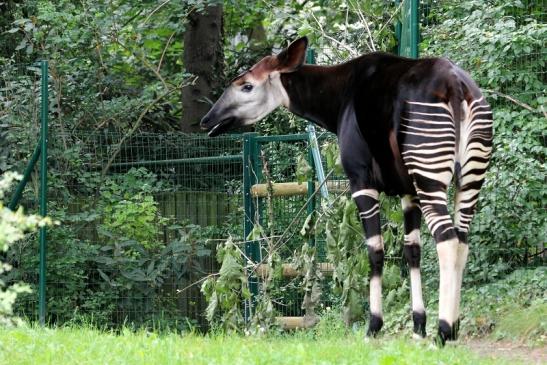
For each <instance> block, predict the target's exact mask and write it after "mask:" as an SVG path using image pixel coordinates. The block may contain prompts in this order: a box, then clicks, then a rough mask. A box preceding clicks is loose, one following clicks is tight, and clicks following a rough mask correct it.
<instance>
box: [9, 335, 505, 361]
mask: <svg viewBox="0 0 547 365" xmlns="http://www.w3.org/2000/svg"><path fill="white" fill-rule="evenodd" d="M501 363H502V362H501ZM507 363H509V362H507ZM514 363H515V362H514V361H511V364H514ZM0 364H6V365H8V364H9V365H12V364H13V365H15V364H41V365H45V364H56V365H57V364H93V365H96V364H132V365H133V364H275V365H279V364H381V365H388V364H413V365H414V364H447V365H448V364H500V361H499V360H489V359H484V358H479V357H478V356H477V355H475V354H473V353H472V352H471V351H469V350H468V349H467V348H466V347H465V346H464V345H451V346H447V347H446V348H444V349H438V348H436V347H435V346H433V345H432V342H431V340H425V341H419V342H415V341H412V340H410V339H409V340H406V339H405V340H403V339H387V338H381V339H375V340H371V341H369V342H366V343H365V341H363V338H362V334H346V335H343V336H325V337H319V338H316V339H314V338H312V336H311V335H309V334H306V333H302V334H298V333H297V334H294V335H285V336H273V337H267V338H254V337H249V338H245V337H240V336H236V335H234V336H213V337H207V336H206V337H203V336H198V335H187V336H180V335H176V334H166V335H158V334H155V333H147V332H138V333H134V332H131V331H129V330H127V331H124V332H123V333H122V334H119V335H116V334H113V333H109V332H101V331H98V330H92V329H85V328H84V329H82V328H60V329H41V328H32V327H31V328H19V329H0Z"/></svg>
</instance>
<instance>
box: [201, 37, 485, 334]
mask: <svg viewBox="0 0 547 365" xmlns="http://www.w3.org/2000/svg"><path fill="white" fill-rule="evenodd" d="M307 45H308V40H307V38H305V37H304V38H300V39H298V40H296V41H294V42H293V43H291V44H290V45H289V46H288V47H287V48H286V49H284V50H283V51H281V52H280V53H279V54H277V55H275V56H267V57H265V58H263V59H262V60H260V61H259V62H258V63H257V64H255V65H254V66H253V67H251V68H250V69H249V70H248V71H246V72H244V73H242V74H241V75H239V76H238V77H236V78H235V79H234V80H233V81H232V82H231V84H230V86H228V88H227V89H226V90H225V91H224V93H223V94H222V96H221V97H220V98H219V99H218V101H217V102H216V103H215V104H214V105H213V107H212V108H211V110H210V111H209V112H208V113H207V115H205V116H204V117H203V119H202V120H201V127H202V128H203V129H205V130H208V131H209V136H216V135H219V134H221V133H223V132H225V131H227V130H229V129H231V128H234V127H236V126H244V125H251V124H254V123H256V122H258V121H259V120H260V119H262V118H264V117H265V116H266V115H267V114H269V113H270V112H272V111H273V110H274V109H276V108H277V107H278V106H281V105H282V106H284V107H285V108H287V109H288V110H290V111H291V112H293V113H294V114H296V115H298V116H301V117H303V118H306V119H309V120H312V121H313V122H315V123H316V124H318V125H319V126H321V127H323V128H325V129H327V130H328V131H331V132H333V133H336V135H337V136H338V143H339V145H340V154H341V160H342V166H343V168H344V170H345V172H346V174H347V176H348V179H349V184H350V189H351V193H352V197H353V199H354V200H355V203H356V204H357V207H358V210H359V217H360V219H361V221H362V224H363V228H364V231H365V237H366V244H367V247H368V256H369V260H370V267H371V278H370V321H369V327H368V332H367V333H368V335H372V336H374V335H376V334H377V333H378V331H379V330H380V329H381V327H382V324H383V319H382V269H383V265H384V243H383V239H382V235H381V229H380V214H379V213H380V209H379V205H378V194H379V193H380V192H382V191H383V192H384V193H386V194H387V195H398V196H401V197H402V198H401V203H402V208H403V211H404V231H405V236H404V249H403V251H404V256H405V258H406V261H407V262H408V265H409V267H410V283H411V301H412V317H413V322H414V336H417V337H425V335H426V331H425V325H426V314H425V307H424V303H423V299H422V284H421V277H420V256H421V241H420V223H421V218H422V214H423V216H424V217H425V221H426V223H427V226H428V228H429V230H430V232H431V234H432V235H433V237H434V239H435V242H436V248H437V254H438V259H439V268H440V284H439V327H438V335H439V339H440V341H441V343H442V344H444V343H445V342H446V341H447V340H455V339H456V337H457V332H458V327H459V307H460V289H461V284H462V275H463V270H464V266H465V263H466V261H467V255H468V251H469V249H468V245H467V234H468V229H469V224H470V222H471V218H472V217H473V213H474V209H475V206H476V203H477V199H478V194H479V190H480V188H481V185H482V183H483V181H484V176H485V172H486V168H487V166H488V163H489V160H490V155H491V149H492V112H491V110H490V107H489V105H488V104H487V103H486V101H485V99H484V97H483V96H482V94H481V92H480V90H479V88H478V87H477V85H476V84H475V82H474V81H473V80H472V79H471V78H470V77H469V75H468V74H467V73H466V72H465V71H463V70H462V69H460V68H459V67H458V66H456V65H454V64H453V63H452V62H450V61H449V60H447V59H444V58H426V59H418V60H415V59H407V58H402V57H397V56H394V55H390V54H386V53H378V52H375V53H369V54H365V55H362V56H360V57H358V58H355V59H352V60H350V61H348V62H345V63H342V64H338V65H334V66H316V65H305V64H303V63H304V58H305V54H306V48H307ZM453 178H454V180H455V207H454V212H455V214H454V221H452V219H451V217H450V215H449V212H448V208H447V188H448V186H449V184H450V182H451V180H452V179H453Z"/></svg>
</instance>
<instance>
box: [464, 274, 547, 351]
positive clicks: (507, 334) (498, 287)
mask: <svg viewBox="0 0 547 365" xmlns="http://www.w3.org/2000/svg"><path fill="white" fill-rule="evenodd" d="M545 293H547V271H546V270H545V266H543V267H538V268H536V269H520V270H516V271H514V272H513V273H511V274H510V275H508V276H507V277H505V278H504V279H501V280H498V281H495V282H493V283H490V284H486V285H483V286H480V287H471V288H467V289H464V291H463V293H462V305H463V311H462V326H461V328H462V330H463V335H467V336H485V335H490V334H492V336H493V337H494V338H496V339H518V340H522V341H526V342H531V343H535V344H539V345H544V344H545V338H546V336H547V327H546V326H545V321H544V318H545V317H544V316H543V317H541V313H545V301H546V299H547V298H546V297H545Z"/></svg>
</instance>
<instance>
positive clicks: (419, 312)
mask: <svg viewBox="0 0 547 365" xmlns="http://www.w3.org/2000/svg"><path fill="white" fill-rule="evenodd" d="M401 204H402V206H403V213H404V225H405V241H404V247H403V253H404V256H405V259H406V262H407V263H408V267H409V272H410V289H411V290H410V293H411V301H412V321H413V322H414V337H415V338H423V337H425V334H426V333H425V324H426V314H425V306H424V300H423V297H422V277H421V273H420V259H421V245H422V243H421V240H420V224H421V222H422V211H421V210H420V200H419V198H418V197H417V196H412V195H405V196H404V197H403V198H402V199H401Z"/></svg>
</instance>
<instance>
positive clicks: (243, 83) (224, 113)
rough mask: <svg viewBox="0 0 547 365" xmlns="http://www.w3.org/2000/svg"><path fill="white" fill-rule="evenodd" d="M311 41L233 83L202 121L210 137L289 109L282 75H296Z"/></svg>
mask: <svg viewBox="0 0 547 365" xmlns="http://www.w3.org/2000/svg"><path fill="white" fill-rule="evenodd" d="M307 47H308V39H307V38H306V37H303V38H300V39H297V40H296V41H294V42H292V43H291V44H290V45H289V46H288V47H287V48H285V49H284V50H283V51H281V52H280V53H279V54H278V55H275V56H267V57H264V58H263V59H262V60H260V61H259V62H258V63H257V64H255V65H254V66H253V67H251V68H250V69H249V70H248V71H245V72H243V73H242V74H241V75H239V76H237V77H236V78H235V79H233V80H232V82H231V83H230V86H228V88H226V90H224V93H223V94H222V95H221V96H220V98H219V99H218V100H217V102H216V103H215V104H214V105H213V107H212V108H211V110H209V112H208V113H207V114H206V115H205V116H204V117H203V119H201V124H200V125H201V128H202V129H204V130H207V131H208V132H209V133H208V135H209V136H210V137H214V136H218V135H219V134H222V133H224V132H226V131H228V130H230V129H232V128H235V127H240V126H245V125H252V124H255V123H256V122H258V121H259V120H261V119H262V118H264V117H265V116H266V115H268V114H269V113H271V112H272V111H273V110H274V109H276V108H277V107H278V106H280V105H284V106H285V107H288V106H289V97H288V96H287V92H286V91H285V89H284V87H283V85H282V83H281V74H282V73H289V72H294V71H296V70H297V69H298V68H299V67H300V66H301V65H302V64H303V63H304V59H305V57H306V48H307Z"/></svg>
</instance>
